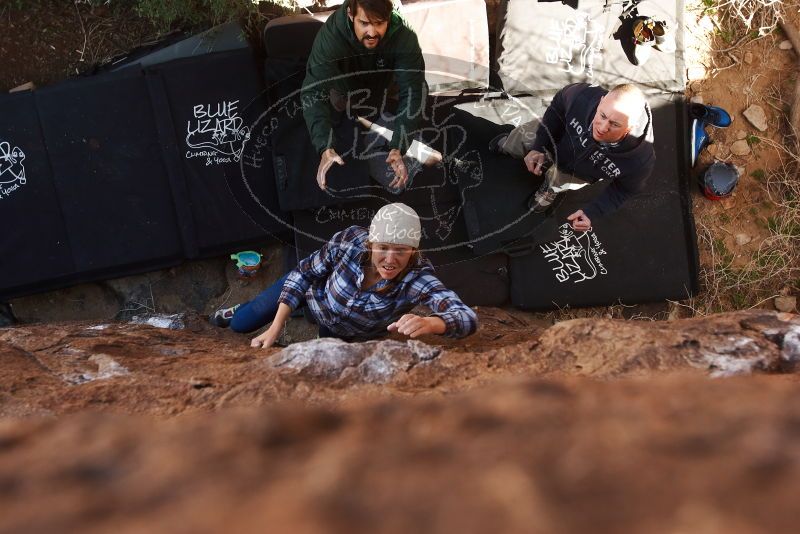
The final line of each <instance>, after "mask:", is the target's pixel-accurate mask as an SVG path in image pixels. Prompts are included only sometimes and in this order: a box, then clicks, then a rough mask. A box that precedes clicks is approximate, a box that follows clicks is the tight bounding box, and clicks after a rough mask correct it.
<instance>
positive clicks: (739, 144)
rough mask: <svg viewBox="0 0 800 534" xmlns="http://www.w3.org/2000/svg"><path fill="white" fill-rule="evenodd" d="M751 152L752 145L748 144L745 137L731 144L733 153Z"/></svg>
mask: <svg viewBox="0 0 800 534" xmlns="http://www.w3.org/2000/svg"><path fill="white" fill-rule="evenodd" d="M749 153H750V145H748V144H747V141H746V140H744V139H740V140H739V141H736V142H734V143H733V144H732V145H731V154H733V155H734V156H746V155H748V154H749Z"/></svg>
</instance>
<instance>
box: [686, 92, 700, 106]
mask: <svg viewBox="0 0 800 534" xmlns="http://www.w3.org/2000/svg"><path fill="white" fill-rule="evenodd" d="M689 102H691V103H692V104H702V103H703V95H702V94H699V93H698V94H696V95H694V96H693V97H692V98H690V99H689Z"/></svg>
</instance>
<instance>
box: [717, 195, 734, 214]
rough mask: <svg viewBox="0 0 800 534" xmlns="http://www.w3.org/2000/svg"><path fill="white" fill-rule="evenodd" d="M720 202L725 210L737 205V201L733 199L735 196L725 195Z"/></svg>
mask: <svg viewBox="0 0 800 534" xmlns="http://www.w3.org/2000/svg"><path fill="white" fill-rule="evenodd" d="M719 203H720V204H722V208H723V209H724V210H725V211H727V210H729V209H732V208H735V207H736V203H735V202H734V200H733V196H729V197H725V198H723V199H722V200H720V201H719Z"/></svg>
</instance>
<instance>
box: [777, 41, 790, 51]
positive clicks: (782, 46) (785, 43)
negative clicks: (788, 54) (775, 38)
mask: <svg viewBox="0 0 800 534" xmlns="http://www.w3.org/2000/svg"><path fill="white" fill-rule="evenodd" d="M778 48H780V49H781V50H791V49H792V42H791V41H790V40H789V39H786V40H784V41H781V44H779V45H778Z"/></svg>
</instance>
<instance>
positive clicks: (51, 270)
mask: <svg viewBox="0 0 800 534" xmlns="http://www.w3.org/2000/svg"><path fill="white" fill-rule="evenodd" d="M0 116H2V117H3V121H2V122H0V227H2V228H3V229H4V231H3V232H2V233H0V256H1V257H2V258H3V259H2V261H0V297H2V298H9V297H11V296H13V295H15V294H18V293H24V292H25V288H26V286H33V287H35V286H38V285H43V284H46V282H47V281H50V280H56V279H60V278H63V277H66V276H69V275H71V274H72V273H74V272H75V264H74V262H73V259H72V252H71V250H70V243H69V237H68V235H67V230H66V228H65V226H64V216H63V214H62V212H61V203H60V201H59V197H58V193H57V191H56V188H55V185H54V183H53V173H52V171H51V169H50V159H49V156H48V154H47V148H46V146H45V143H44V137H43V135H42V130H41V126H40V120H39V112H38V110H37V108H36V99H35V96H34V94H33V93H20V94H13V95H8V96H4V97H2V98H0Z"/></svg>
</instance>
